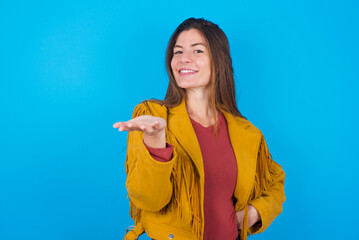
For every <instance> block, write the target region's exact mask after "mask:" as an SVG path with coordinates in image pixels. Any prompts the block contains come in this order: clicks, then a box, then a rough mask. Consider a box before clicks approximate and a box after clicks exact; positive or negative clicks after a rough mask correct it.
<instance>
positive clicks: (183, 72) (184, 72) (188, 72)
mask: <svg viewBox="0 0 359 240" xmlns="http://www.w3.org/2000/svg"><path fill="white" fill-rule="evenodd" d="M197 72H198V71H195V70H192V69H180V70H179V71H178V73H179V74H180V75H181V76H186V75H192V74H195V73H197Z"/></svg>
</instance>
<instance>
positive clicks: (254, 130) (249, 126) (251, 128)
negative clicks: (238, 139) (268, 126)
mask: <svg viewBox="0 0 359 240" xmlns="http://www.w3.org/2000/svg"><path fill="white" fill-rule="evenodd" d="M224 115H225V117H226V120H227V124H228V125H229V126H230V127H229V129H231V130H233V131H235V132H237V131H239V132H241V134H245V135H251V136H257V137H260V136H261V135H262V132H261V130H259V128H258V127H256V126H255V125H254V124H253V123H252V122H250V121H249V120H247V119H245V118H243V117H239V116H234V115H232V114H230V113H227V112H224Z"/></svg>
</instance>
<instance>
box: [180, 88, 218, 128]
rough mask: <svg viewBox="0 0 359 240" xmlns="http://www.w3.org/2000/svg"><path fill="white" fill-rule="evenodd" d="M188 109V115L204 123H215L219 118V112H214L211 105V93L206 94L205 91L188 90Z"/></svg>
mask: <svg viewBox="0 0 359 240" xmlns="http://www.w3.org/2000/svg"><path fill="white" fill-rule="evenodd" d="M186 109H187V113H188V115H189V116H190V117H191V118H192V119H193V120H195V121H197V122H199V123H201V124H202V125H208V126H210V125H213V124H214V121H215V119H216V118H217V113H213V111H212V109H211V107H210V105H209V94H206V93H205V92H203V91H201V92H199V91H198V92H195V91H191V92H190V91H188V92H187V94H186Z"/></svg>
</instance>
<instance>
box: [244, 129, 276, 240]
mask: <svg viewBox="0 0 359 240" xmlns="http://www.w3.org/2000/svg"><path fill="white" fill-rule="evenodd" d="M272 161H273V160H272V155H271V154H270V152H269V150H268V146H267V143H266V141H265V139H264V136H263V134H261V141H260V144H259V149H258V158H257V167H256V174H255V178H254V185H253V189H252V191H251V194H250V196H249V199H248V202H249V201H251V200H253V199H255V198H258V197H260V196H261V195H262V193H263V192H264V191H266V190H268V189H269V188H270V184H271V182H272V180H273V178H272V175H273V172H272ZM247 225H248V204H247V205H246V206H245V208H244V217H243V229H242V231H241V240H246V239H247V236H248V234H249V233H248V226H247Z"/></svg>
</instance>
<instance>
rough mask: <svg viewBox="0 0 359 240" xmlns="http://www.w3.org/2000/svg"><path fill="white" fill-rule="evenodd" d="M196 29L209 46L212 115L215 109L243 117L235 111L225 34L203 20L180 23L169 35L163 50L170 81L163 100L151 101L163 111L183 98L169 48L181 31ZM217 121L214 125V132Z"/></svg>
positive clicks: (231, 72) (236, 109)
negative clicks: (165, 47) (161, 106)
mask: <svg viewBox="0 0 359 240" xmlns="http://www.w3.org/2000/svg"><path fill="white" fill-rule="evenodd" d="M193 28H194V29H197V30H199V31H200V32H201V33H202V35H203V37H204V39H205V40H206V42H207V44H208V46H209V55H210V60H211V79H210V94H209V101H210V103H209V105H210V108H211V110H212V111H213V113H215V112H216V109H219V110H222V111H226V112H228V113H231V114H232V115H234V116H238V117H242V118H245V117H244V116H243V115H242V114H241V113H240V111H239V110H238V108H237V102H236V93H235V84H234V78H233V67H232V59H231V56H230V52H229V43H228V39H227V37H226V35H225V34H224V32H223V31H222V29H220V28H219V27H218V25H217V24H214V23H212V22H210V21H208V20H205V19H203V18H189V19H187V20H185V21H183V22H182V23H181V24H180V25H179V26H178V27H177V29H176V30H175V32H174V33H173V34H172V36H171V38H170V40H169V43H168V46H167V51H166V67H167V72H168V76H169V78H170V81H169V84H168V88H167V93H166V96H165V99H164V100H158V99H151V100H149V101H152V102H156V103H159V104H161V105H164V106H166V107H167V108H170V107H175V106H178V105H179V104H180V103H181V102H182V101H183V99H184V98H185V94H186V92H185V90H184V89H183V88H180V87H179V86H178V85H177V83H176V80H175V78H174V75H173V72H172V68H171V61H172V57H173V48H174V46H175V44H176V41H177V38H178V36H179V35H180V33H181V32H183V31H187V30H190V29H193ZM216 128H217V122H215V129H216Z"/></svg>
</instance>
